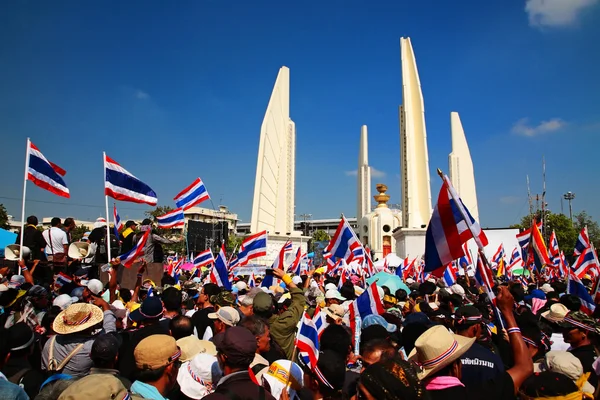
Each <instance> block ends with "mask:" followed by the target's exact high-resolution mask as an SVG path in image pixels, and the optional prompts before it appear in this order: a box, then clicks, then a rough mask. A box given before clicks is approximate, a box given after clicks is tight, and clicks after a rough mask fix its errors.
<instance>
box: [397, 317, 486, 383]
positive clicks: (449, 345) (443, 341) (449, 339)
mask: <svg viewBox="0 0 600 400" xmlns="http://www.w3.org/2000/svg"><path fill="white" fill-rule="evenodd" d="M474 342H475V338H467V337H464V336H460V335H454V334H452V333H450V332H448V329H446V328H445V327H444V326H442V325H436V326H433V327H431V328H429V329H427V330H426V331H425V332H424V333H423V334H422V335H421V336H419V338H418V339H417V341H416V342H415V348H414V349H413V350H412V351H411V352H410V354H409V356H408V359H409V360H411V361H414V362H415V363H416V364H417V366H418V368H417V376H418V377H419V379H421V380H423V379H425V378H426V377H427V376H428V375H431V374H434V373H436V372H438V371H439V370H441V369H442V368H444V367H446V366H448V365H450V364H452V363H453V362H454V361H456V360H458V359H459V358H460V356H462V355H463V354H464V353H465V352H466V351H467V350H469V348H470V347H471V345H472V344H473V343H474Z"/></svg>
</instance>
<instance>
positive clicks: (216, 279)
mask: <svg viewBox="0 0 600 400" xmlns="http://www.w3.org/2000/svg"><path fill="white" fill-rule="evenodd" d="M210 280H211V282H213V283H215V284H217V285H218V286H220V287H224V288H225V289H226V290H231V282H230V281H229V274H228V272H227V257H226V256H225V244H222V245H221V251H220V252H219V255H218V256H217V259H216V260H215V265H214V266H213V268H212V270H211V271H210Z"/></svg>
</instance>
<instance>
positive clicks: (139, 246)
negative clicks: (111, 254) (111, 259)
mask: <svg viewBox="0 0 600 400" xmlns="http://www.w3.org/2000/svg"><path fill="white" fill-rule="evenodd" d="M151 232H152V231H150V230H148V231H146V233H144V235H143V236H142V237H141V238H140V240H138V242H137V243H136V244H135V246H133V248H132V249H131V250H129V251H128V252H127V253H125V254H121V255H120V256H119V259H120V260H121V264H122V265H123V266H124V267H125V268H130V267H131V266H132V265H133V263H134V262H135V260H137V259H138V258H140V257H141V256H143V255H144V247H146V242H147V241H148V236H150V233H151Z"/></svg>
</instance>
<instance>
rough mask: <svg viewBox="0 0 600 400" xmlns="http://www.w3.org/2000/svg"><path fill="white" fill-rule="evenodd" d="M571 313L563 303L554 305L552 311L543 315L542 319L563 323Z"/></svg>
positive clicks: (551, 307)
mask: <svg viewBox="0 0 600 400" xmlns="http://www.w3.org/2000/svg"><path fill="white" fill-rule="evenodd" d="M568 313H569V309H568V308H567V307H566V306H565V305H564V304H562V303H554V304H552V305H551V306H550V310H548V311H545V312H543V313H542V318H544V319H547V320H548V321H550V322H562V321H563V319H565V317H566V316H567V314H568Z"/></svg>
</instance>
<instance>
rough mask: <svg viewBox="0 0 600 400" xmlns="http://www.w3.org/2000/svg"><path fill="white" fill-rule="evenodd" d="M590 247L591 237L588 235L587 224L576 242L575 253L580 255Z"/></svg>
mask: <svg viewBox="0 0 600 400" xmlns="http://www.w3.org/2000/svg"><path fill="white" fill-rule="evenodd" d="M588 247H590V237H589V236H588V231H587V226H584V227H583V229H582V230H581V232H579V236H578V237H577V243H575V249H574V250H573V255H574V256H578V255H580V254H581V253H583V252H584V251H585V249H587V248H588Z"/></svg>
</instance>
